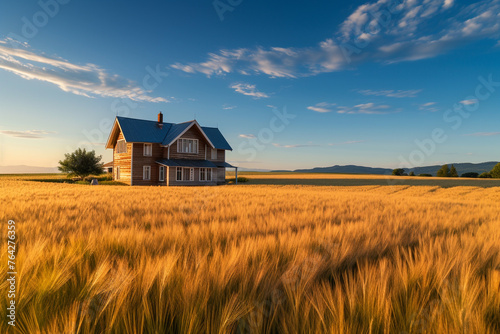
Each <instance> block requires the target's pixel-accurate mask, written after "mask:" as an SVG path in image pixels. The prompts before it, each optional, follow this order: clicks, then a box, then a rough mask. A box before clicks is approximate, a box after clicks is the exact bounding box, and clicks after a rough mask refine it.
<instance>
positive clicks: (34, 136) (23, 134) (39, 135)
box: [0, 130, 57, 139]
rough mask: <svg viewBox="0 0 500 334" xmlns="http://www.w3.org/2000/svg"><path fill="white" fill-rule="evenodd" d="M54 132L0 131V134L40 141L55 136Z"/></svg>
mask: <svg viewBox="0 0 500 334" xmlns="http://www.w3.org/2000/svg"><path fill="white" fill-rule="evenodd" d="M55 133H57V132H54V131H45V130H26V131H12V130H0V134H3V135H6V136H10V137H17V138H28V139H42V138H45V137H47V135H50V134H55Z"/></svg>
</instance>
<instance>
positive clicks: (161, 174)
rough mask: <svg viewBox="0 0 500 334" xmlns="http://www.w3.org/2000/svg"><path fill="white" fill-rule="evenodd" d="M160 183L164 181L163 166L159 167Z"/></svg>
mask: <svg viewBox="0 0 500 334" xmlns="http://www.w3.org/2000/svg"><path fill="white" fill-rule="evenodd" d="M159 180H160V181H165V166H160V177H159Z"/></svg>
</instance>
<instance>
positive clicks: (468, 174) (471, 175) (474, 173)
mask: <svg viewBox="0 0 500 334" xmlns="http://www.w3.org/2000/svg"><path fill="white" fill-rule="evenodd" d="M460 177H472V178H477V177H479V174H478V173H476V172H467V173H463V174H462V175H461V176H460Z"/></svg>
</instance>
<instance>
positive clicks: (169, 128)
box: [116, 116, 232, 150]
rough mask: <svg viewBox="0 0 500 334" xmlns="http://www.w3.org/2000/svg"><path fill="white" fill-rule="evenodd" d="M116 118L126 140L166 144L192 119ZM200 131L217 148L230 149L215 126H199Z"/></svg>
mask: <svg viewBox="0 0 500 334" xmlns="http://www.w3.org/2000/svg"><path fill="white" fill-rule="evenodd" d="M116 119H117V120H118V123H119V125H120V128H121V130H122V132H123V136H124V137H125V140H126V141H127V142H136V143H161V144H163V145H167V144H169V143H170V142H172V141H173V140H174V139H175V138H177V136H179V135H180V134H181V133H182V132H183V131H184V130H185V129H186V128H187V127H189V126H190V125H191V124H193V122H194V121H191V122H185V123H178V124H176V123H162V124H163V126H162V127H161V128H160V127H159V126H158V122H156V121H147V120H142V119H135V118H128V117H121V116H117V117H116ZM201 129H202V131H203V132H204V133H205V135H206V136H207V137H208V139H209V140H210V141H211V142H212V144H213V145H214V146H215V148H217V149H219V150H232V148H231V146H230V145H229V144H228V142H227V141H226V139H225V138H224V136H223V135H222V133H221V132H220V131H219V129H217V128H210V127H204V126H202V127H201Z"/></svg>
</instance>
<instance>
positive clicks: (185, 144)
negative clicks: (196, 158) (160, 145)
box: [177, 139, 198, 154]
mask: <svg viewBox="0 0 500 334" xmlns="http://www.w3.org/2000/svg"><path fill="white" fill-rule="evenodd" d="M177 152H179V153H194V154H197V153H198V139H178V140H177Z"/></svg>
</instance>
